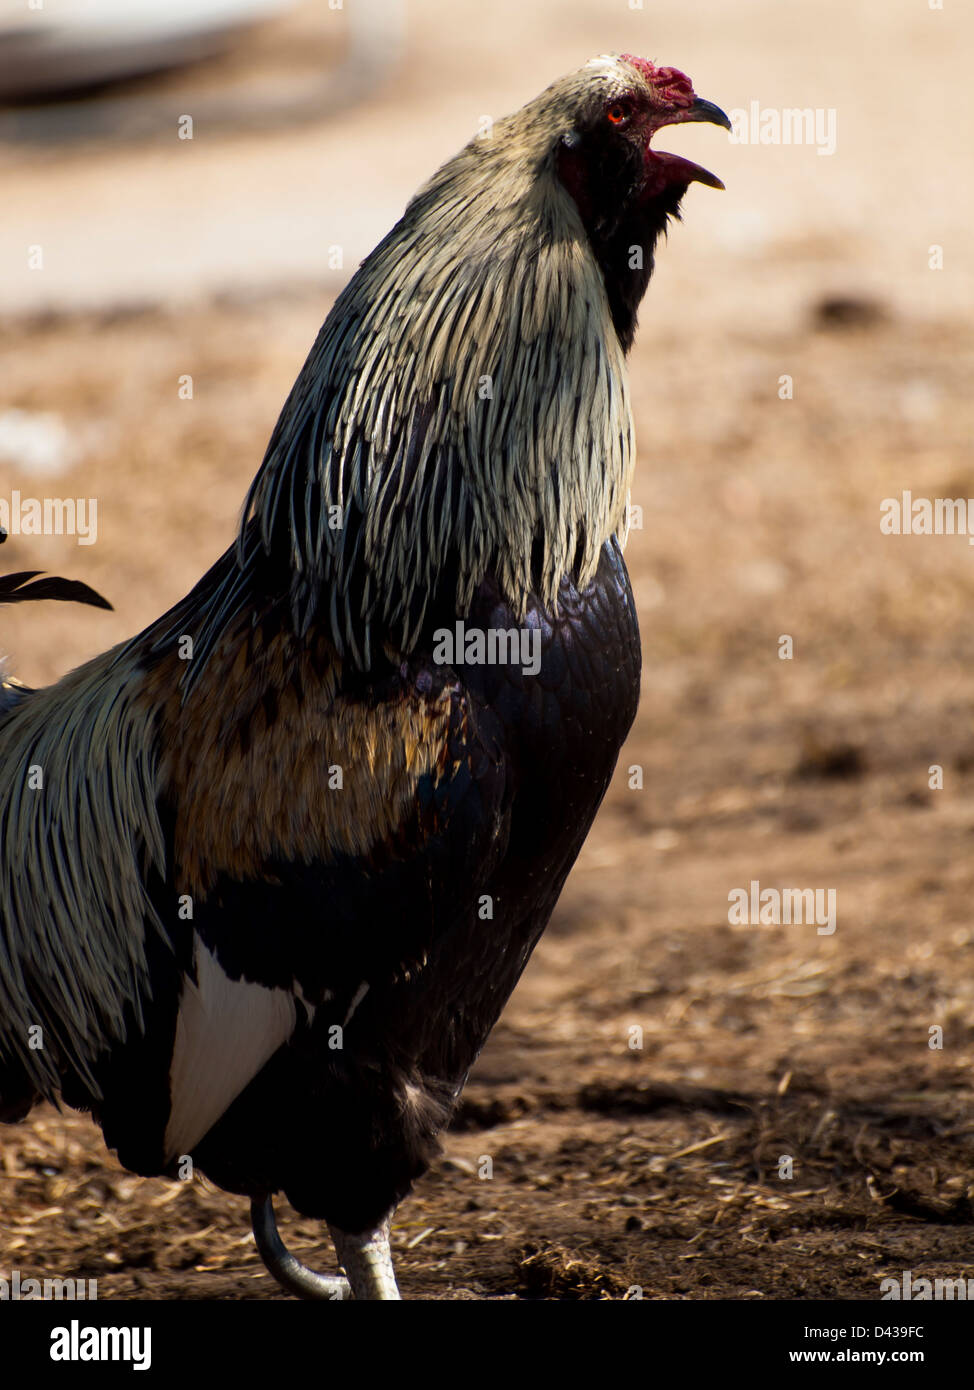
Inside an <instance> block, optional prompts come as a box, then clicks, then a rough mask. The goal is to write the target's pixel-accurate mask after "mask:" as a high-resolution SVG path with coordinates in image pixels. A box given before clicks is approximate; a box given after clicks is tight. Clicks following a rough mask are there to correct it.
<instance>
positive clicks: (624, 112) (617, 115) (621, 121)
mask: <svg viewBox="0 0 974 1390" xmlns="http://www.w3.org/2000/svg"><path fill="white" fill-rule="evenodd" d="M605 114H606V117H607V119H608V120H609V121H610V122H611V123H612V125H625V124H626V121H628V119H629V108H628V106H623V104H622V102H621V101H614V102H613V103H612V105H611V106H610V107H609V108H608V110H607V111H606V113H605Z"/></svg>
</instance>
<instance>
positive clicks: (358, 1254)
mask: <svg viewBox="0 0 974 1390" xmlns="http://www.w3.org/2000/svg"><path fill="white" fill-rule="evenodd" d="M391 1223H392V1212H390V1213H389V1215H388V1216H387V1217H386V1219H385V1220H384V1221H383V1222H382V1224H381V1225H379V1226H377V1227H376V1228H375V1230H374V1231H365V1232H363V1234H362V1235H350V1234H349V1232H348V1231H340V1230H339V1229H338V1228H337V1226H332V1227H330V1230H331V1238H332V1240H333V1241H334V1242H335V1251H336V1253H337V1255H338V1262H339V1264H341V1265H343V1266H344V1269H345V1273H346V1274H347V1275H348V1282H349V1283H350V1284H351V1286H352V1297H353V1298H355V1299H360V1300H365V1299H396V1298H401V1297H402V1295H401V1294H400V1292H399V1289H398V1287H397V1285H396V1274H395V1270H394V1269H393V1267H392V1251H391V1250H390V1249H389V1227H390V1225H391Z"/></svg>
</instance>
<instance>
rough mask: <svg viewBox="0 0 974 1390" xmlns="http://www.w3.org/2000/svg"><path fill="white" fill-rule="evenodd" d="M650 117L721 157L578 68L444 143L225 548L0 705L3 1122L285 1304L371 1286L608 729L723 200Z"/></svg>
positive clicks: (275, 442) (663, 111) (286, 415)
mask: <svg viewBox="0 0 974 1390" xmlns="http://www.w3.org/2000/svg"><path fill="white" fill-rule="evenodd" d="M687 121H709V122H712V123H714V124H716V125H720V126H723V127H725V128H727V129H730V122H729V121H728V118H727V117H726V116H725V115H724V113H723V112H722V111H721V110H720V109H719V108H718V107H716V106H714V105H713V104H712V103H710V102H708V101H704V100H702V99H700V98H699V97H697V96H696V95H695V93H694V91H693V87H692V84H691V83H690V80H689V79H688V78H687V77H685V76H684V74H683V73H681V72H679V71H677V70H676V69H675V68H669V67H657V66H655V65H654V64H653V63H650V62H647V61H645V60H643V59H640V58H636V57H632V56H630V55H624V56H622V57H618V56H606V57H600V58H597V59H593V60H592V61H591V62H589V63H588V64H586V66H584V67H583V68H582V69H581V70H579V71H578V72H575V73H573V74H571V75H570V76H568V77H565V78H563V79H562V80H560V81H558V82H555V83H554V84H553V85H552V86H551V87H549V88H548V89H547V90H546V91H544V92H543V93H542V94H541V95H540V96H539V97H537V98H536V99H535V100H534V101H532V102H530V103H529V104H528V105H527V106H525V107H524V108H523V109H522V110H521V111H519V112H517V113H516V114H515V115H512V116H510V117H508V118H507V119H505V120H503V121H500V122H498V123H497V124H496V125H495V127H494V129H493V132H492V135H491V136H490V138H478V139H475V140H473V141H472V142H471V143H470V144H469V145H467V146H466V148H465V149H463V150H461V152H460V153H459V154H458V155H457V156H456V157H455V158H454V159H451V160H450V161H449V162H448V163H447V164H445V165H444V166H443V167H442V168H441V169H440V170H439V172H438V173H436V174H434V175H433V177H432V178H431V179H430V181H429V182H428V183H427V184H426V185H425V186H424V187H423V188H422V189H421V190H420V191H419V193H417V194H416V196H415V197H414V198H413V200H412V202H411V203H410V204H409V206H408V207H407V209H406V212H405V214H404V216H403V217H402V219H401V221H399V222H398V223H397V225H396V226H395V227H394V228H393V229H392V231H391V232H389V234H388V235H387V236H386V238H385V239H384V240H383V241H382V242H381V243H380V245H379V246H378V247H377V248H376V249H375V251H373V252H372V254H371V255H370V256H369V257H368V258H367V259H366V260H365V261H364V262H363V264H362V265H361V267H360V268H359V270H358V272H357V273H356V274H355V276H354V277H353V278H352V280H351V281H350V283H349V284H348V286H347V287H346V289H345V290H344V292H343V293H342V294H341V295H340V297H339V298H338V300H337V302H336V303H335V306H334V308H333V309H332V311H331V313H330V314H329V316H328V318H327V319H326V321H325V323H324V326H323V327H322V329H321V331H320V333H319V335H318V338H317V341H316V342H315V344H314V347H313V348H312V351H311V353H310V355H309V357H308V360H307V362H306V363H305V366H304V368H303V370H302V371H301V373H300V375H299V377H298V379H297V382H296V384H295V386H294V388H293V390H292V392H291V394H290V396H289V398H288V400H287V402H286V404H285V406H284V409H283V412H282V414H281V416H280V419H279V420H278V423H277V425H276V427H275V429H274V432H273V435H272V437H271V440H270V443H269V445H268V448H267V452H266V455H265V457H264V460H263V463H262V465H261V467H260V470H259V472H258V474H257V476H256V479H255V480H254V482H253V484H252V486H251V489H250V493H249V497H248V501H247V506H246V508H245V513H244V520H243V522H242V524H241V529H240V532H239V535H238V538H237V542H236V544H235V546H233V547H232V548H231V549H230V550H228V551H227V552H226V554H224V555H223V556H222V558H221V559H219V560H218V561H217V563H216V564H215V565H214V566H213V568H212V569H211V570H210V571H209V572H208V573H207V574H206V575H204V577H203V578H202V579H201V580H200V582H199V583H198V584H197V586H196V587H195V589H193V591H192V592H191V593H190V594H189V595H188V596H187V597H186V598H185V599H184V600H182V602H180V603H178V604H177V605H176V607H175V608H173V609H172V610H171V611H170V612H169V613H167V614H165V615H164V616H163V617H162V618H160V619H159V620H158V621H157V622H155V623H154V624H153V625H152V626H150V627H149V628H147V629H146V630H145V631H144V632H142V633H141V634H139V635H138V636H137V637H135V638H133V639H132V640H131V641H129V642H127V643H125V644H123V645H121V646H119V647H116V648H115V649H113V650H111V651H109V652H106V653H105V654H104V655H103V656H101V657H98V658H96V659H95V660H93V661H90V662H88V663H87V664H86V665H84V666H82V667H80V668H79V669H78V670H75V671H73V672H71V673H70V674H69V675H67V676H65V677H64V678H63V679H62V680H61V681H59V682H58V683H57V684H55V685H53V686H49V687H47V688H45V689H41V690H35V691H29V692H28V691H21V692H18V694H17V697H16V698H15V699H11V700H10V701H8V703H7V705H6V706H2V705H0V766H2V767H3V774H4V775H3V782H2V787H0V834H2V843H3V856H2V863H0V1115H2V1117H3V1118H6V1119H17V1118H21V1117H23V1116H24V1115H25V1114H26V1113H27V1112H28V1111H29V1110H30V1108H31V1106H32V1105H33V1104H34V1103H35V1102H36V1101H38V1100H39V1099H41V1098H47V1099H49V1100H54V1099H56V1098H58V1097H60V1098H63V1099H64V1100H65V1101H66V1102H67V1103H68V1104H70V1105H72V1106H75V1107H79V1108H83V1109H87V1110H90V1111H91V1112H92V1114H93V1115H94V1117H95V1119H96V1120H97V1121H98V1122H99V1124H100V1125H101V1127H102V1129H103V1132H104V1136H105V1140H106V1142H107V1144H108V1145H109V1147H111V1148H114V1149H116V1150H117V1152H118V1156H119V1159H120V1161H121V1162H122V1163H123V1164H124V1165H125V1166H127V1167H128V1168H130V1169H131V1170H133V1171H135V1172H137V1173H142V1174H168V1175H176V1174H177V1173H185V1172H186V1171H188V1170H196V1171H201V1172H203V1173H205V1174H206V1175H207V1176H208V1177H209V1178H210V1179H211V1180H212V1181H213V1182H215V1183H216V1184H218V1185H219V1186H220V1187H222V1188H223V1189H225V1190H227V1191H229V1192H232V1193H238V1194H243V1195H245V1196H247V1197H249V1198H250V1199H251V1211H252V1221H253V1226H254V1232H255V1236H256V1239H257V1244H258V1247H259V1249H260V1252H261V1254H262V1256H263V1258H264V1260H265V1262H266V1263H267V1265H268V1267H269V1268H270V1269H271V1271H272V1272H273V1273H274V1274H275V1276H276V1277H277V1278H278V1279H279V1280H280V1282H281V1283H282V1284H283V1285H284V1286H285V1288H287V1289H289V1290H290V1291H292V1292H294V1293H297V1294H299V1295H302V1296H306V1297H327V1298H342V1297H349V1296H352V1297H355V1298H357V1299H367V1298H398V1297H399V1294H398V1290H397V1286H396V1279H395V1274H394V1270H393V1266H392V1260H391V1256H390V1246H389V1228H390V1221H391V1218H392V1214H393V1213H394V1211H395V1209H396V1207H397V1205H398V1203H399V1202H400V1201H401V1200H402V1199H403V1198H404V1197H405V1196H406V1194H407V1193H408V1192H409V1190H410V1188H411V1186H412V1184H413V1183H414V1182H415V1180H416V1179H417V1177H418V1176H419V1175H420V1174H422V1173H423V1172H424V1171H425V1169H426V1168H427V1166H428V1165H429V1163H430V1161H431V1159H432V1157H433V1156H434V1154H435V1153H436V1151H437V1136H438V1134H439V1132H440V1131H441V1130H442V1129H443V1127H444V1126H445V1125H446V1124H447V1122H448V1121H449V1119H450V1116H451V1113H452V1111H453V1109H454V1107H455V1105H456V1102H457V1098H458V1097H459V1095H460V1092H461V1090H462V1088H463V1085H464V1082H465V1080H466V1077H467V1074H468V1072H469V1070H470V1067H471V1065H472V1064H473V1062H474V1060H475V1059H476V1057H477V1056H478V1054H479V1052H480V1050H481V1048H482V1047H483V1045H484V1042H485V1040H486V1039H487V1036H488V1034H489V1033H490V1030H491V1028H492V1027H493V1025H494V1023H495V1021H496V1020H497V1018H498V1016H499V1014H500V1012H501V1010H502V1009H503V1007H504V1005H505V1003H506V1001H507V999H508V997H509V996H510V994H511V992H512V990H513V989H514V986H515V984H516V983H517V980H518V978H519V976H520V975H521V972H522V971H523V970H524V967H525V965H526V964H527V962H528V959H529V957H530V955H531V952H532V950H533V949H534V947H535V945H536V943H537V941H538V939H539V937H540V935H541V933H542V931H543V930H544V928H545V926H546V924H547V922H548V919H549V917H550V916H551V913H552V910H553V908H554V906H555V903H556V902H557V900H558V897H559V894H560V893H561V890H562V886H563V884H564V882H565V879H566V876H567V874H568V872H569V870H570V869H571V867H572V864H573V862H574V860H575V858H576V856H577V854H578V852H579V849H580V848H581V845H582V843H583V841H584V840H585V837H586V835H587V833H588V830H589V827H590V826H591V824H592V820H593V818H594V816H595V813H596V811H597V809H598V807H599V804H600V802H601V800H602V798H603V796H604V794H605V791H606V788H607V787H608V785H609V781H610V778H611V776H612V773H613V769H614V766H615V763H616V758H617V756H618V753H619V750H620V747H621V745H622V743H623V740H624V739H625V737H626V734H627V732H628V730H629V727H630V725H631V723H632V720H633V718H634V716H635V712H636V704H637V698H638V690H639V673H640V646H639V630H638V627H637V622H636V613H635V608H634V604H633V598H632V592H631V590H630V586H629V580H628V576H627V573H626V569H625V565H624V563H623V558H622V548H623V544H624V541H625V536H626V529H627V511H628V499H629V489H630V481H631V476H632V468H633V455H634V442H633V427H632V420H631V415H630V406H629V396H628V387H627V377H626V355H627V353H628V351H629V348H630V347H631V345H632V342H633V337H634V334H635V330H636V314H637V308H638V306H639V303H640V300H641V298H642V296H643V293H644V291H645V289H646V286H647V283H648V281H649V277H650V275H651V272H652V269H653V253H654V247H655V245H656V242H657V239H658V237H659V236H660V234H661V233H662V232H663V231H664V230H665V228H666V226H667V223H668V221H669V219H670V218H674V217H678V216H679V207H680V203H681V200H682V198H683V197H684V195H685V193H686V191H687V189H688V187H689V185H690V184H691V183H693V182H698V183H703V184H707V185H710V186H711V187H714V188H721V187H722V186H723V185H722V184H721V183H720V181H719V179H717V178H716V177H715V176H714V175H713V174H710V173H708V172H707V171H706V170H704V169H702V168H700V167H699V166H698V165H696V164H693V163H691V162H690V161H689V160H687V159H684V158H681V157H678V156H676V155H672V154H666V153H662V152H660V151H659V150H657V149H655V148H653V147H652V145H651V140H652V137H653V136H654V134H655V133H656V131H658V130H659V129H660V128H661V127H663V126H668V125H674V124H677V123H680V122H687ZM498 634H499V635H500V637H501V638H502V639H513V640H512V641H510V642H508V643H507V645H506V646H505V645H504V642H503V641H502V642H501V644H500V646H497V645H496V644H495V646H494V647H490V646H489V641H490V639H491V638H492V637H496V636H497V635H498ZM471 637H472V638H473V644H472V645H471V640H470V639H471ZM454 639H455V640H454ZM525 639H526V640H525ZM485 643H487V644H488V645H485ZM451 644H452V646H451ZM526 649H529V650H530V651H531V652H532V653H533V654H534V656H535V657H536V659H535V660H533V661H531V662H523V661H519V659H518V656H519V654H521V655H523V654H524V651H525V650H526ZM488 651H491V652H493V656H492V657H491V658H489V659H488V658H486V657H485V653H486V652H488ZM498 653H499V654H498ZM39 775H40V777H41V779H42V785H39V784H38V776H39ZM276 1193H284V1194H285V1196H286V1197H287V1199H288V1201H289V1202H290V1203H291V1205H292V1206H293V1207H295V1208H296V1209H297V1210H298V1211H299V1212H302V1213H304V1214H305V1215H306V1216H309V1217H314V1218H317V1219H321V1220H323V1221H325V1222H327V1223H328V1226H329V1228H330V1230H331V1233H332V1237H333V1240H334V1243H335V1247H336V1253H337V1256H338V1261H339V1263H340V1265H342V1266H343V1267H344V1270H345V1277H344V1278H343V1277H341V1276H325V1275H321V1274H317V1273H315V1272H314V1271H312V1270H310V1269H308V1268H306V1267H305V1266H304V1265H302V1264H300V1263H299V1262H298V1261H297V1260H296V1259H295V1258H294V1257H293V1256H292V1255H290V1254H289V1252H288V1251H287V1250H286V1248H285V1247H284V1245H283V1243H282V1242H281V1240H280V1237H279V1235H278V1233H277V1228H276V1225H275V1219H274V1213H273V1208H272V1205H271V1199H272V1197H273V1196H274V1194H276Z"/></svg>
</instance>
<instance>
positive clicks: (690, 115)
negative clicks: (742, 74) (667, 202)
mask: <svg viewBox="0 0 974 1390" xmlns="http://www.w3.org/2000/svg"><path fill="white" fill-rule="evenodd" d="M690 121H706V122H707V123H708V124H709V125H719V126H723V127H724V129H725V130H733V129H734V127H733V126H732V125H731V121H730V117H729V116H728V115H727V114H726V112H724V111H721V109H720V107H719V106H715V105H714V103H713V102H712V101H704V99H703V97H694V99H693V102H692V104H691V105H690V106H685V107H683V108H682V109H679V110H675V111H674V112H673V113H672V115H671V116H669V117H668V118H667V119H665V120H663V121H661V122H660V124H659V125H657V126H656V128H655V130H654V132H653V133H654V134H655V133H656V130H662V129H663V127H664V126H668V125H686V124H688V123H689V122H690ZM646 158H647V162H649V161H652V162H653V163H655V164H659V165H661V166H662V168H660V169H659V173H660V175H662V176H664V177H665V181H666V182H667V183H686V184H687V185H688V186H689V185H690V184H691V183H705V184H706V185H707V187H708V188H723V186H724V185H723V184H722V183H721V181H720V179H719V178H718V177H717V175H716V174H712V173H711V172H710V170H709V169H703V168H701V166H700V165H699V164H694V163H693V161H692V160H691V159H683V158H682V156H681V155H678V154H665V153H663V152H661V151H657V150H652V149H647V151H646Z"/></svg>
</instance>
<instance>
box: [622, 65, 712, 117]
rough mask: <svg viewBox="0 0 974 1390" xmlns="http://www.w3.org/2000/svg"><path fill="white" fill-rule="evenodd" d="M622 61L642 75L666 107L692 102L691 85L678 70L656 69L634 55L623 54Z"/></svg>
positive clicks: (687, 104)
mask: <svg viewBox="0 0 974 1390" xmlns="http://www.w3.org/2000/svg"><path fill="white" fill-rule="evenodd" d="M622 61H623V62H624V63H628V64H629V66H630V67H633V68H635V69H636V71H637V72H639V73H642V75H643V77H645V79H646V81H647V82H651V83H652V84H653V86H654V87H655V88H656V90H657V91H658V92H659V94H660V96H661V97H662V99H663V100H664V101H665V102H666V104H667V105H668V106H689V105H690V104H691V102H692V101H693V99H694V94H693V83H692V82H691V81H690V79H689V77H687V75H686V73H685V72H681V71H680V69H679V68H658V67H657V66H656V64H655V63H651V62H650V61H649V59H648V58H637V57H636V55H635V54H634V53H623V55H622Z"/></svg>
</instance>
